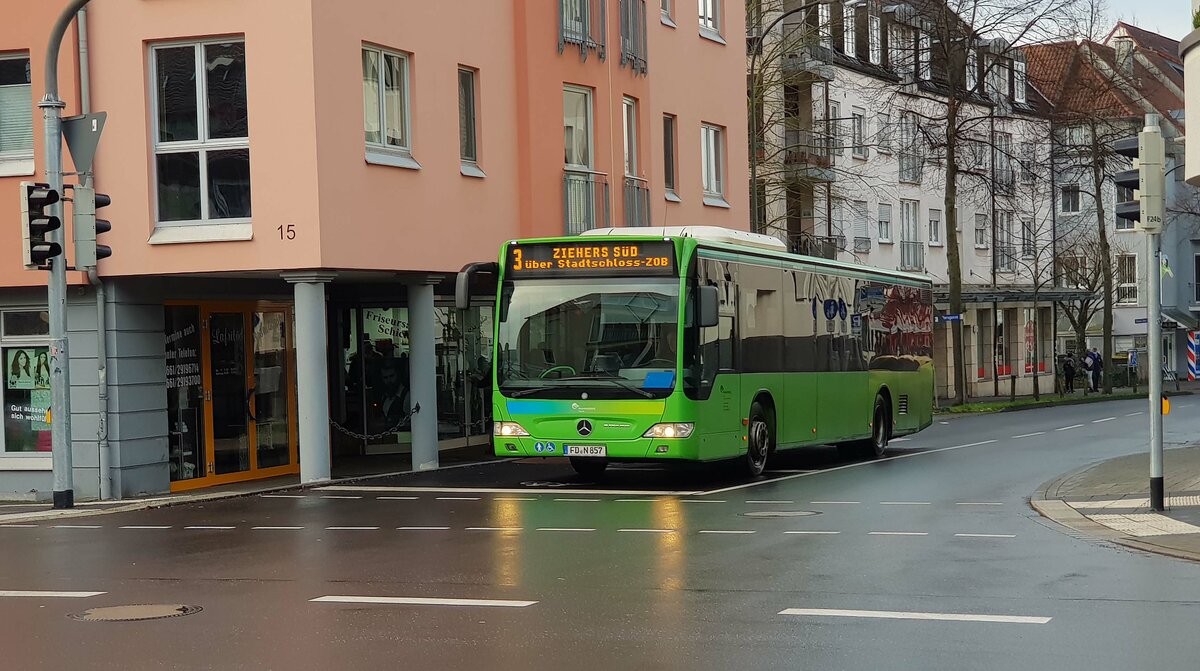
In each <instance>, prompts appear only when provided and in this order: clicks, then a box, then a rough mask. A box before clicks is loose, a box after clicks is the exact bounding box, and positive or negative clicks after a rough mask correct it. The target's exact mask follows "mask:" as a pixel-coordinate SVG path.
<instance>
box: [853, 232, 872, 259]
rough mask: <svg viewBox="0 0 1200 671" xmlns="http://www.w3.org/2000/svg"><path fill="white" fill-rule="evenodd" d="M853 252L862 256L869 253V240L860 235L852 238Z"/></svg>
mask: <svg viewBox="0 0 1200 671" xmlns="http://www.w3.org/2000/svg"><path fill="white" fill-rule="evenodd" d="M854 251H855V252H857V253H859V254H862V253H865V252H869V251H871V238H865V237H863V236H860V235H856V236H854Z"/></svg>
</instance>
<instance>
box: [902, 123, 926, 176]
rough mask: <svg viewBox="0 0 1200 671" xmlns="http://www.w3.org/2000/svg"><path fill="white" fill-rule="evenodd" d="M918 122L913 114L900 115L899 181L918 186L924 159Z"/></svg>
mask: <svg viewBox="0 0 1200 671" xmlns="http://www.w3.org/2000/svg"><path fill="white" fill-rule="evenodd" d="M920 132H921V127H920V121H919V120H918V119H917V115H916V114H915V113H913V112H904V113H902V114H901V115H900V148H899V152H900V181H901V182H912V183H914V184H919V183H920V182H921V172H922V168H923V167H924V163H925V161H924V159H923V158H922V156H921V143H920V141H919V138H920Z"/></svg>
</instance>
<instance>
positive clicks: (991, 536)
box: [954, 534, 1017, 538]
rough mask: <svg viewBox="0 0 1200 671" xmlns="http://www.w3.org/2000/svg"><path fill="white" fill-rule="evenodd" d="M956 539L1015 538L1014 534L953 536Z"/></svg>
mask: <svg viewBox="0 0 1200 671" xmlns="http://www.w3.org/2000/svg"><path fill="white" fill-rule="evenodd" d="M954 535H955V536H956V537H958V538H1016V537H1017V535H1016V534H954Z"/></svg>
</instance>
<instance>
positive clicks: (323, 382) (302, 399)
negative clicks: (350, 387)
mask: <svg viewBox="0 0 1200 671" xmlns="http://www.w3.org/2000/svg"><path fill="white" fill-rule="evenodd" d="M334 276H335V274H334V273H329V272H312V271H310V272H298V273H284V274H283V278H284V279H285V280H287V281H288V282H291V283H292V285H293V286H294V287H295V302H296V326H295V333H294V340H295V343H296V387H297V389H296V401H297V404H296V405H297V409H298V414H299V417H298V420H299V421H298V424H299V429H300V482H303V483H310V482H326V481H328V480H329V479H330V477H331V474H330V458H329V361H328V342H327V341H328V337H327V335H326V334H327V332H328V331H327V326H326V323H325V314H326V311H325V285H326V284H327V283H328V282H330V281H331V280H332V279H333V278H334Z"/></svg>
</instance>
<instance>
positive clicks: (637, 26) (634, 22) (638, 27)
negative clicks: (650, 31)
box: [621, 0, 646, 75]
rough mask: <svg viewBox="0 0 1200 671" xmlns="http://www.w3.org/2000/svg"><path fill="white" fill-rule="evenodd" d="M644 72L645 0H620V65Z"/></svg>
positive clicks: (636, 72) (636, 71)
mask: <svg viewBox="0 0 1200 671" xmlns="http://www.w3.org/2000/svg"><path fill="white" fill-rule="evenodd" d="M626 65H628V66H629V67H630V68H631V69H632V70H633V72H634V73H635V74H641V75H644V74H646V0H621V67H625V66H626Z"/></svg>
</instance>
